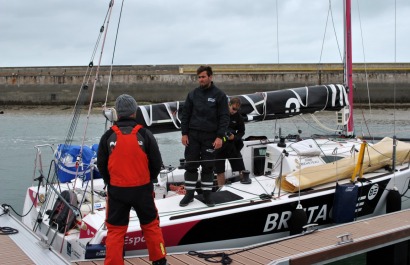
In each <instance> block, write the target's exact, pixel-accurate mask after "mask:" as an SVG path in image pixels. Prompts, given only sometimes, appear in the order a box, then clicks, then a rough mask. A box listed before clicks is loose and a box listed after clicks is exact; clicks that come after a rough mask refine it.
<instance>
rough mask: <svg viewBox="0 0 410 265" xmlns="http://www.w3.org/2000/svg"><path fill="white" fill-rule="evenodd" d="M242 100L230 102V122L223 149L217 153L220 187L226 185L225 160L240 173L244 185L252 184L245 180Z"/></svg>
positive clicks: (233, 99)
mask: <svg viewBox="0 0 410 265" xmlns="http://www.w3.org/2000/svg"><path fill="white" fill-rule="evenodd" d="M240 108H241V99H240V98H238V97H233V98H231V99H230V101H229V114H230V121H229V126H228V130H227V132H226V136H225V138H224V141H223V145H222V148H221V149H219V150H218V151H217V152H216V162H215V173H216V174H217V181H218V186H220V187H221V186H223V185H224V184H225V160H226V159H228V160H229V163H230V164H231V168H232V171H238V172H239V174H240V181H241V183H242V184H250V183H251V180H250V179H249V178H247V179H246V180H245V179H244V178H243V175H242V171H243V170H245V165H244V163H243V159H242V155H241V150H242V148H243V140H242V137H243V136H244V135H245V123H244V121H243V118H242V116H241V114H240V113H239V110H240Z"/></svg>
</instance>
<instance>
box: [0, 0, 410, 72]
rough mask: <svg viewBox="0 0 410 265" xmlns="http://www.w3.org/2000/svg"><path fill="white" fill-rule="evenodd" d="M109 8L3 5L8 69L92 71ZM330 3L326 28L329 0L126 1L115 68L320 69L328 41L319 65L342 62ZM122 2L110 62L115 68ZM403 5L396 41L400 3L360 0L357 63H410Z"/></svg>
mask: <svg viewBox="0 0 410 265" xmlns="http://www.w3.org/2000/svg"><path fill="white" fill-rule="evenodd" d="M108 3H109V2H108V0H104V1H103V0H98V1H97V0H86V1H84V0H71V1H66V0H37V1H22V0H13V1H9V0H0V38H1V39H0V67H10V66H70V65H87V64H88V62H89V59H90V57H91V54H92V51H93V48H94V45H95V42H96V39H97V36H98V33H99V29H100V27H101V25H102V23H103V20H104V16H105V14H106V12H107V9H108ZM331 3H332V14H333V21H334V23H335V24H334V25H333V24H332V19H331V18H330V17H329V21H328V24H327V27H326V19H327V17H328V7H329V6H328V4H329V1H328V0H314V1H304V0H277V1H276V0H241V1H234V0H208V1H192V0H169V1H165V0H150V1H140V0H128V1H125V2H124V10H123V14H122V20H121V26H120V30H119V37H118V42H117V48H116V53H115V59H114V64H118V65H143V64H239V63H250V64H253V63H278V58H279V63H318V62H319V60H320V55H321V51H322V42H323V51H322V52H323V53H322V57H321V62H331V63H337V62H341V59H340V51H339V50H338V45H339V47H340V49H342V48H343V26H342V23H343V14H342V11H343V5H342V1H341V0H332V1H331ZM121 4H122V1H120V0H116V1H115V4H114V9H113V14H112V18H111V21H110V25H109V29H108V36H107V42H106V48H105V51H104V57H103V60H102V64H110V63H111V56H112V49H113V42H114V38H115V33H116V27H117V23H118V15H119V11H120V8H121ZM396 4H397V27H396V33H397V35H396V36H397V39H396V40H397V41H396V44H395V27H394V26H395V25H394V22H395V17H394V14H395V10H394V5H395V2H394V0H392V1H385V0H371V1H370V0H352V22H353V47H354V53H353V61H354V62H363V61H364V59H365V60H366V61H367V62H394V61H395V60H396V61H397V62H409V61H410V52H409V51H408V49H407V48H408V47H409V38H410V34H409V30H408V29H407V27H408V25H409V24H410V23H409V22H410V16H409V15H408V14H410V2H409V1H407V0H397V1H396ZM276 7H278V10H276ZM359 10H360V17H359V12H358V11H359ZM359 18H360V20H359ZM359 22H361V24H360V23H359ZM325 27H326V35H325ZM361 30H362V31H363V32H362V31H361ZM324 35H325V40H324V41H323V37H324ZM278 43H279V47H278V45H277V44H278ZM362 44H363V45H364V48H363V47H362ZM395 48H396V50H395ZM363 50H364V52H365V53H364V54H363ZM395 51H396V54H395ZM94 62H95V61H94Z"/></svg>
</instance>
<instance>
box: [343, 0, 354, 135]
mask: <svg viewBox="0 0 410 265" xmlns="http://www.w3.org/2000/svg"><path fill="white" fill-rule="evenodd" d="M344 12H345V21H344V22H345V27H344V31H345V32H344V40H345V62H344V67H345V69H344V72H345V73H344V74H345V76H344V79H345V80H344V82H345V86H346V87H347V91H348V99H349V120H348V122H347V128H346V135H347V136H352V135H353V134H354V125H353V73H352V72H353V71H352V68H353V65H352V19H351V0H345V1H344Z"/></svg>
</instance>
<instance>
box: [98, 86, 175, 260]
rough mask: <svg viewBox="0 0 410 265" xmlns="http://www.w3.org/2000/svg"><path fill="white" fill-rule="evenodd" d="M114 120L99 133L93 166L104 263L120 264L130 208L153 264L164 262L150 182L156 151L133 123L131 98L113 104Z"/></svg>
mask: <svg viewBox="0 0 410 265" xmlns="http://www.w3.org/2000/svg"><path fill="white" fill-rule="evenodd" d="M115 109H116V111H117V116H118V121H117V122H115V123H114V125H113V126H112V127H111V128H110V129H109V130H108V131H107V132H105V133H104V135H103V136H102V137H101V140H100V143H99V146H98V153H97V166H98V170H99V171H100V173H101V175H102V176H103V178H104V182H105V184H107V194H108V199H107V217H106V226H107V228H108V233H107V239H106V242H105V244H106V257H105V262H104V264H106V265H107V264H110V265H111V264H112V265H122V264H124V258H123V253H124V238H125V234H126V232H127V228H128V222H129V213H130V210H131V207H132V208H134V209H135V211H136V212H137V216H138V219H139V220H140V225H141V229H142V232H143V235H144V238H145V241H146V244H147V248H148V252H149V259H150V260H151V261H153V263H152V264H154V265H164V264H167V261H166V258H165V256H166V250H165V244H164V239H163V236H162V231H161V228H160V226H159V217H158V211H157V208H156V206H155V202H154V196H153V189H154V188H153V184H152V180H154V179H156V178H157V176H158V174H159V172H160V170H161V166H162V158H161V153H160V152H159V148H158V145H157V142H156V140H155V138H154V136H153V135H152V133H151V132H150V131H149V130H147V129H145V128H142V126H141V125H138V124H137V122H136V120H135V118H136V113H137V109H138V105H137V102H136V101H135V99H134V98H133V97H131V96H130V95H127V94H123V95H120V96H119V97H118V98H117V100H116V102H115Z"/></svg>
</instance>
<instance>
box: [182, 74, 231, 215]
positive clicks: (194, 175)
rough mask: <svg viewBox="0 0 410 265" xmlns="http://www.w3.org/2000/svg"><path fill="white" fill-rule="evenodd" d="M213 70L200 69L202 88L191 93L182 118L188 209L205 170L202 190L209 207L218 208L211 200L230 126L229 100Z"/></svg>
mask: <svg viewBox="0 0 410 265" xmlns="http://www.w3.org/2000/svg"><path fill="white" fill-rule="evenodd" d="M212 75H213V72H212V68H211V67H210V66H200V67H199V68H198V69H197V76H198V81H199V87H197V88H195V89H194V90H192V91H191V92H189V93H188V96H187V98H186V100H185V102H184V107H183V110H182V118H181V129H182V139H181V142H182V144H183V145H184V146H185V162H186V164H185V170H186V171H185V175H184V178H185V189H186V194H185V196H184V198H183V199H182V200H181V202H180V203H179V205H180V206H182V207H184V206H187V205H188V204H189V203H190V202H192V201H193V199H194V194H195V188H196V183H197V181H198V168H199V166H201V188H202V190H203V196H204V202H205V204H206V205H207V206H209V207H212V206H214V205H215V203H214V201H213V200H212V198H211V192H212V186H213V179H214V175H213V166H214V159H215V150H217V149H219V148H221V146H222V138H223V137H224V135H225V132H226V129H227V128H228V124H229V112H228V98H227V96H226V95H225V93H224V92H223V91H222V90H220V89H219V88H217V87H216V86H215V85H214V83H213V82H212Z"/></svg>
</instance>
